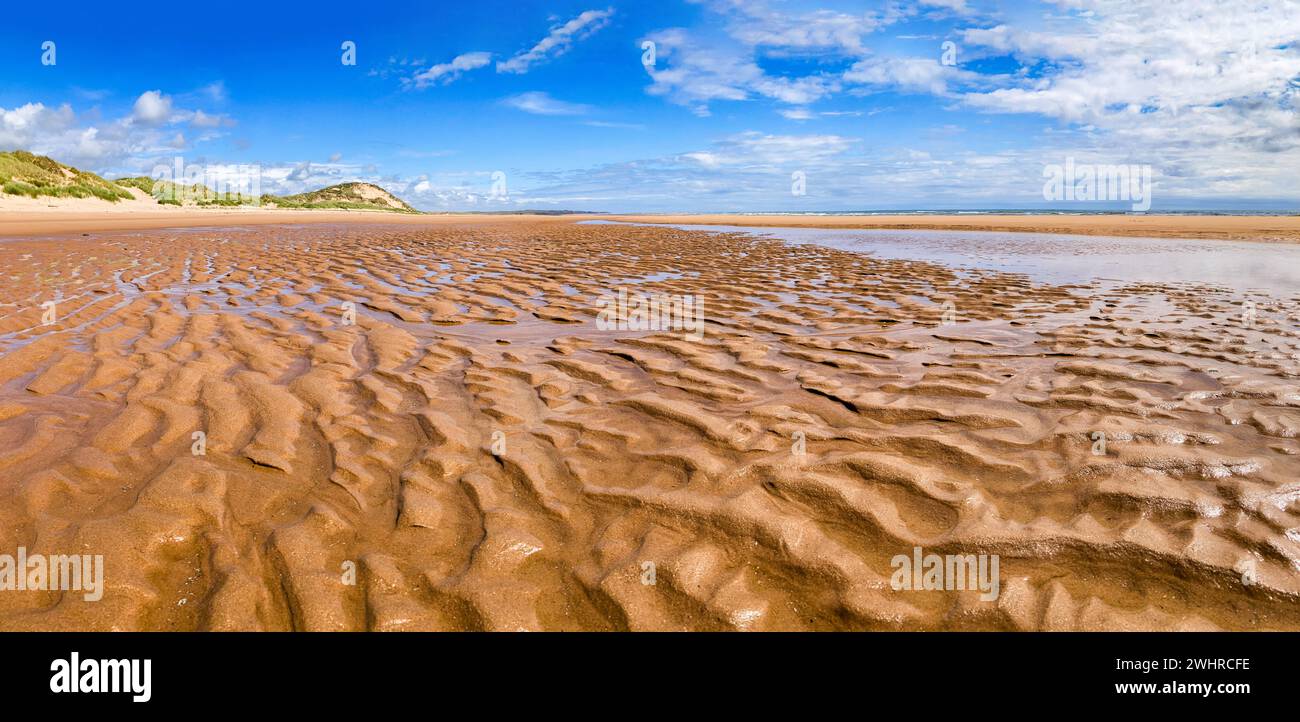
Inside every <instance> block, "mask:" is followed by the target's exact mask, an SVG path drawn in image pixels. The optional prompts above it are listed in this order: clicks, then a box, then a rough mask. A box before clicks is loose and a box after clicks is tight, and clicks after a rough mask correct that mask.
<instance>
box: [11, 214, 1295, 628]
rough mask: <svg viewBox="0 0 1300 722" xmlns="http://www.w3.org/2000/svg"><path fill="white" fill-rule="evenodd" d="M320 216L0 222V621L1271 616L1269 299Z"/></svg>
mask: <svg viewBox="0 0 1300 722" xmlns="http://www.w3.org/2000/svg"><path fill="white" fill-rule="evenodd" d="M295 222H296V221H295ZM349 223H350V224H349V225H323V224H316V225H301V226H258V227H239V228H225V229H192V230H150V231H139V230H136V231H130V230H119V231H115V232H95V233H93V234H92V235H89V236H82V235H71V236H68V237H65V238H61V239H58V240H57V241H55V240H52V239H34V240H33V239H10V240H5V241H3V242H0V269H4V270H3V274H4V276H5V277H4V282H3V284H0V495H2V496H3V501H2V502H0V550H12V549H14V548H16V547H18V546H25V547H26V548H28V549H31V550H35V551H40V552H45V553H50V554H53V553H58V552H60V551H67V552H71V551H78V552H84V553H96V554H103V555H104V556H105V559H106V564H107V569H106V572H105V592H104V595H103V599H102V600H101V601H98V602H88V601H84V600H83V599H82V598H81V597H80V596H78V595H72V594H63V593H59V592H34V591H28V592H21V593H6V594H0V628H3V629H212V630H233V629H255V630H282V629H313V630H344V629H353V630H355V629H374V630H413V629H550V630H554V629H593V630H609V629H634V630H649V629H745V630H775V629H793V630H805V629H896V630H909V629H1025V630H1031V629H1052V630H1064V629H1290V630H1294V629H1300V574H1297V571H1296V570H1297V565H1298V564H1300V531H1297V530H1298V529H1300V483H1298V482H1297V479H1298V478H1300V473H1298V472H1300V457H1298V454H1300V442H1298V440H1297V438H1296V435H1297V432H1298V431H1300V395H1298V393H1297V386H1296V378H1297V376H1300V337H1298V334H1297V331H1296V321H1297V320H1300V319H1298V317H1297V312H1296V308H1297V307H1296V305H1295V301H1296V300H1297V299H1296V298H1295V297H1294V296H1292V297H1289V298H1271V297H1267V296H1264V295H1260V294H1256V295H1255V296H1253V297H1252V299H1253V302H1254V303H1256V304H1257V306H1256V308H1257V309H1258V320H1257V321H1255V322H1252V323H1251V324H1249V325H1248V326H1247V325H1243V323H1242V321H1241V308H1242V303H1241V302H1242V299H1241V298H1240V297H1238V296H1237V295H1236V294H1233V293H1231V292H1228V291H1224V290H1222V289H1214V288H1187V287H1164V286H1158V285H1156V284H1127V285H1118V286H1110V287H1105V288H1103V287H1087V288H1085V287H1064V286H1048V285H1042V284H1035V283H1032V282H1030V281H1028V280H1027V279H1025V278H1024V277H1021V276H1013V275H1006V274H1002V273H998V272H993V271H977V272H963V273H958V272H956V271H954V270H952V269H948V268H945V267H942V266H938V265H932V264H925V263H916V262H909V261H897V260H882V259H878V258H872V257H870V256H866V255H861V254H854V253H851V252H847V251H841V250H834V249H830V248H824V247H819V246H814V245H799V246H795V245H787V244H783V243H781V242H778V241H775V240H771V239H764V238H756V237H753V236H749V235H746V234H722V235H716V236H704V235H703V234H699V233H692V232H687V231H679V230H674V229H671V228H658V227H644V226H608V225H607V226H597V225H583V226H579V225H573V224H571V223H568V222H557V221H553V220H546V221H541V220H523V221H519V220H516V221H511V222H504V221H501V220H494V219H479V220H475V221H470V220H468V219H446V220H444V221H441V222H439V223H437V224H429V223H424V224H422V225H420V224H417V225H398V224H382V225H381V224H371V225H365V224H360V223H359V222H356V221H352V220H350V221H349ZM618 287H624V288H632V289H634V290H637V291H642V292H647V293H650V292H653V293H664V294H678V295H692V296H695V297H699V298H702V299H703V303H704V309H705V318H706V323H705V327H704V333H703V336H702V337H700V338H692V337H691V336H690V335H689V334H687V333H684V332H682V331H680V330H672V331H638V330H618V329H604V330H603V329H602V328H600V327H599V326H598V324H597V307H596V301H597V299H598V298H600V297H601V296H602V295H604V294H609V293H613V292H615V290H616V289H617V288H618ZM45 301H55V304H54V306H53V308H54V310H55V314H54V317H53V318H52V319H43V318H42V314H43V313H45V312H46V311H47V310H48V309H49V307H45V308H43V307H42V305H41V304H42V303H43V302H45ZM353 315H354V316H353ZM45 320H49V321H50V322H49V323H45V322H44V321H45ZM196 432H201V433H202V435H203V436H202V437H201V438H202V439H203V440H204V442H205V444H206V447H205V448H204V449H203V451H204V453H203V454H201V455H199V454H196V453H195V444H196V437H195V434H196ZM1099 433H1100V434H1104V435H1105V440H1106V445H1105V449H1104V453H1102V454H1097V453H1095V451H1096V447H1097V443H1096V439H1097V434H1099ZM915 547H924V548H925V549H926V550H927V551H933V552H936V553H939V554H996V555H998V556H999V557H1000V560H1001V566H1000V579H1001V593H1000V595H999V596H998V598H997V599H996V600H995V601H983V600H981V599H980V598H979V595H978V592H976V591H973V590H953V591H942V590H941V591H897V590H895V589H894V588H892V587H891V583H890V579H891V574H892V572H893V569H892V568H891V559H893V558H894V557H895V556H896V555H899V554H910V553H911V551H912V550H913V548H915ZM350 564H354V565H355V568H356V583H355V584H349V583H348V581H347V577H346V573H345V570H346V569H348V568H349V565H350ZM1243 565H1245V566H1248V567H1249V568H1250V569H1251V570H1252V573H1251V578H1250V580H1249V582H1244V581H1243V572H1242V569H1243Z"/></svg>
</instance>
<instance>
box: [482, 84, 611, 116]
mask: <svg viewBox="0 0 1300 722" xmlns="http://www.w3.org/2000/svg"><path fill="white" fill-rule="evenodd" d="M501 103H502V104H503V105H506V106H508V107H511V108H514V109H515V110H522V111H524V112H525V113H532V114H533V115H583V114H585V113H587V112H589V111H590V110H591V106H588V105H582V104H579V103H566V102H565V101H563V100H556V99H555V98H552V97H551V96H550V95H548V94H547V93H544V92H542V91H538V90H534V91H531V92H528V93H520V94H519V95H512V96H510V97H508V98H505V99H504V100H502V101H501Z"/></svg>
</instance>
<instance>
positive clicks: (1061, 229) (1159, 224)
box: [603, 215, 1300, 243]
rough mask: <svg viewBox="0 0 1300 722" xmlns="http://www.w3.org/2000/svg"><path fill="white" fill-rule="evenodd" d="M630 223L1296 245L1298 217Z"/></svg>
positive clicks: (687, 218) (707, 218) (673, 218)
mask: <svg viewBox="0 0 1300 722" xmlns="http://www.w3.org/2000/svg"><path fill="white" fill-rule="evenodd" d="M603 218H605V219H607V220H619V221H630V222H634V223H672V224H684V225H721V226H750V227H769V228H846V229H847V228H864V229H870V228H880V229H908V228H927V229H935V230H949V231H1023V232H1033V233H1066V234H1079V235H1094V236H1143V237H1148V238H1219V239H1234V240H1248V241H1273V242H1287V243H1295V242H1300V216H1184V215H1141V216H1138V215H1081V216H1065V215H896V216H754V215H616V216H603Z"/></svg>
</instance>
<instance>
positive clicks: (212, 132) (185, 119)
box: [0, 90, 235, 174]
mask: <svg viewBox="0 0 1300 722" xmlns="http://www.w3.org/2000/svg"><path fill="white" fill-rule="evenodd" d="M185 97H188V96H185ZM186 124H188V126H189V127H190V128H193V129H195V130H196V131H198V132H197V135H196V137H193V138H191V137H189V136H187V135H186V134H185V133H184V132H182V128H183V127H184V126H185V125H186ZM234 124H235V121H234V120H233V119H232V118H230V117H228V116H225V115H217V114H210V113H206V112H204V111H202V110H191V109H186V108H180V107H177V106H176V103H175V102H174V101H173V98H172V96H169V95H167V94H165V93H163V92H162V91H161V90H149V91H146V92H144V93H141V94H140V95H139V96H138V97H137V98H136V100H135V102H134V103H133V104H132V106H131V109H130V112H129V113H127V114H126V115H123V116H121V117H118V118H116V119H109V118H104V117H103V116H102V115H101V113H100V111H99V109H98V108H93V109H91V111H90V112H87V113H84V114H82V115H78V114H77V113H76V112H74V110H73V108H72V106H71V105H69V104H66V103H65V104H63V105H60V106H58V107H54V108H51V107H48V106H46V105H44V104H43V103H26V104H24V105H21V106H18V107H16V108H12V109H5V108H0V148H5V149H9V148H16V149H20V150H29V151H31V152H33V153H37V154H39V155H47V156H50V157H51V158H54V159H55V160H58V161H60V162H63V163H68V164H70V165H73V166H77V167H79V168H84V169H86V170H91V171H94V172H98V173H106V172H108V173H110V174H112V173H125V174H138V173H140V172H144V171H147V170H148V169H149V168H151V167H152V166H153V165H154V163H155V162H156V160H157V159H158V158H161V157H170V156H173V155H175V154H176V152H177V151H178V150H188V149H192V148H193V147H194V146H195V145H196V144H200V143H203V142H205V141H208V140H211V139H212V138H215V137H218V136H219V135H220V134H221V133H220V131H219V128H225V127H230V126H233V125H234Z"/></svg>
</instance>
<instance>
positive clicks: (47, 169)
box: [0, 150, 135, 203]
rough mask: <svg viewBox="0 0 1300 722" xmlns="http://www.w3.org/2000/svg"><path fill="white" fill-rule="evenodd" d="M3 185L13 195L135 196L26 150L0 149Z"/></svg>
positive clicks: (0, 183) (0, 181)
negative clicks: (0, 150) (8, 150)
mask: <svg viewBox="0 0 1300 722" xmlns="http://www.w3.org/2000/svg"><path fill="white" fill-rule="evenodd" d="M0 188H2V189H3V190H4V192H5V193H8V194H10V195H19V196H30V197H32V198H37V197H39V196H54V197H59V198H101V199H103V200H106V201H112V202H114V203H116V202H117V201H123V200H130V199H131V198H134V197H135V196H133V195H131V192H130V191H128V190H127V189H125V188H123V187H122V186H119V185H117V184H115V183H112V182H110V181H106V180H104V179H103V178H100V177H99V176H97V175H95V174H94V173H88V172H86V171H84V170H78V169H76V168H73V167H72V166H67V165H64V164H62V163H60V162H58V161H56V160H51V159H50V158H46V157H45V156H43V155H34V154H32V153H28V152H27V151H25V150H15V151H12V152H0Z"/></svg>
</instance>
